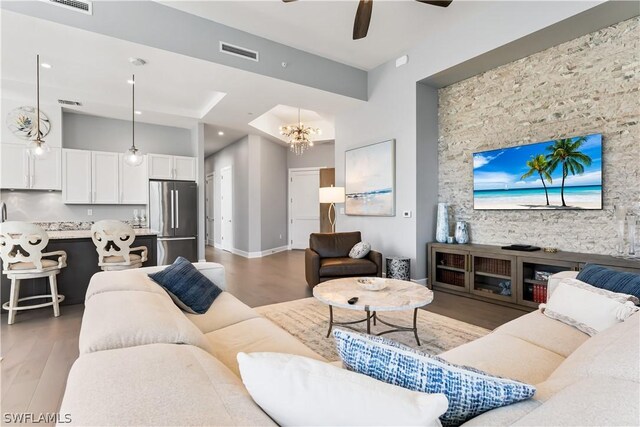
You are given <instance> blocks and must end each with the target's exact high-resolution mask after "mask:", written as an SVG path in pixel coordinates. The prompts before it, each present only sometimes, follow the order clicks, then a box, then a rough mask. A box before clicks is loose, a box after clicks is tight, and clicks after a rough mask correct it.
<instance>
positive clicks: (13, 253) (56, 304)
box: [0, 221, 67, 325]
mask: <svg viewBox="0 0 640 427" xmlns="http://www.w3.org/2000/svg"><path fill="white" fill-rule="evenodd" d="M48 243H49V236H48V235H47V233H46V232H45V231H44V230H43V229H42V228H40V227H38V226H37V225H35V224H31V223H28V222H21V221H7V222H3V223H0V259H2V262H3V264H4V274H6V275H7V278H9V279H11V291H10V293H9V301H8V302H6V303H4V304H2V308H3V309H5V310H8V311H9V319H8V323H9V325H13V324H14V322H15V318H16V312H17V311H21V310H32V309H35V308H42V307H49V306H53V315H54V316H55V317H58V316H60V302H62V301H63V300H64V295H58V284H57V282H56V275H57V274H58V273H60V270H62V269H63V268H64V267H66V266H67V253H66V252H65V251H54V252H46V253H42V250H43V249H44V248H45V247H46V246H47V244H48ZM48 257H57V258H56V259H47V258H48ZM43 277H48V278H49V287H50V289H51V295H37V296H30V297H25V298H20V281H21V280H24V279H38V278H43ZM41 298H50V299H51V301H50V302H46V303H42V304H32V305H24V306H19V305H18V304H19V303H20V302H22V301H28V300H35V299H41Z"/></svg>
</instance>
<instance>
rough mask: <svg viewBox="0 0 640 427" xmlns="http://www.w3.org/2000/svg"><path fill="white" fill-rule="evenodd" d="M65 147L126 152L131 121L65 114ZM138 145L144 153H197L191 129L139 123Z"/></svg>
mask: <svg viewBox="0 0 640 427" xmlns="http://www.w3.org/2000/svg"><path fill="white" fill-rule="evenodd" d="M62 146H63V147H64V148H76V149H81V150H95V151H117V152H123V153H124V151H125V150H126V149H128V148H129V147H131V122H130V121H128V120H118V119H108V118H105V117H97V116H90V115H86V114H76V113H63V114H62ZM136 147H138V148H139V149H140V150H142V152H143V153H160V154H171V155H174V156H193V157H195V156H197V154H198V153H197V147H196V146H194V144H193V143H192V140H191V131H190V130H189V129H183V128H177V127H171V126H160V125H153V124H147V123H136Z"/></svg>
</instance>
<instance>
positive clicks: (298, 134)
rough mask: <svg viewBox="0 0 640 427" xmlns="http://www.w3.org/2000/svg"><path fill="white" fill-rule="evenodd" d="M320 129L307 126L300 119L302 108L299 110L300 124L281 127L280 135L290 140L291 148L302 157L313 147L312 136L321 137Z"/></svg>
mask: <svg viewBox="0 0 640 427" xmlns="http://www.w3.org/2000/svg"><path fill="white" fill-rule="evenodd" d="M321 133H322V131H321V130H320V128H313V127H311V126H305V125H304V123H302V120H301V119H300V108H298V123H297V124H295V125H287V126H280V135H283V136H286V137H287V138H289V146H290V149H291V151H292V152H294V153H296V155H298V156H300V155H302V154H304V152H305V151H306V150H308V149H309V148H310V147H313V141H312V140H311V135H320V134H321Z"/></svg>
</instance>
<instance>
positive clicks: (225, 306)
mask: <svg viewBox="0 0 640 427" xmlns="http://www.w3.org/2000/svg"><path fill="white" fill-rule="evenodd" d="M185 315H186V316H187V319H189V320H191V321H192V322H193V323H194V324H195V325H196V326H197V327H198V328H199V329H200V330H201V331H202V332H203V333H205V334H206V333H209V332H212V331H217V330H218V329H221V328H225V327H227V326H231V325H234V324H236V323H238V322H242V321H243V320H247V319H254V318H256V317H260V315H259V314H258V313H256V312H255V311H254V310H253V309H252V308H251V307H249V306H248V305H246V304H244V303H243V302H242V301H240V300H239V299H237V298H236V297H234V296H233V295H231V294H230V293H229V292H223V293H221V294H220V296H219V297H218V298H216V299H215V301H213V304H211V307H209V310H207V312H206V313H204V314H191V313H185Z"/></svg>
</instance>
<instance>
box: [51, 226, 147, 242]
mask: <svg viewBox="0 0 640 427" xmlns="http://www.w3.org/2000/svg"><path fill="white" fill-rule="evenodd" d="M134 231H135V232H136V236H155V235H157V234H158V232H157V231H155V230H152V229H150V228H134ZM47 234H48V235H49V240H63V239H90V238H91V230H61V231H47Z"/></svg>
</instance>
